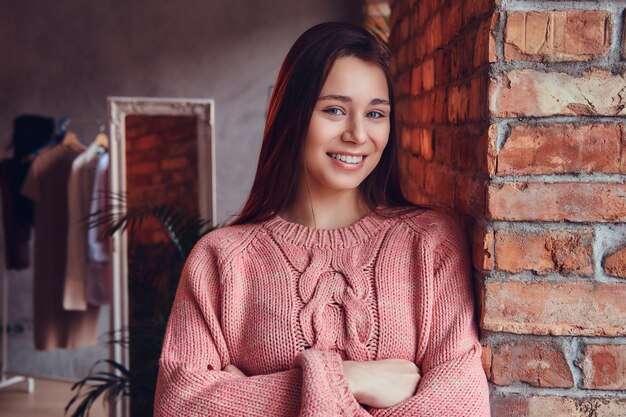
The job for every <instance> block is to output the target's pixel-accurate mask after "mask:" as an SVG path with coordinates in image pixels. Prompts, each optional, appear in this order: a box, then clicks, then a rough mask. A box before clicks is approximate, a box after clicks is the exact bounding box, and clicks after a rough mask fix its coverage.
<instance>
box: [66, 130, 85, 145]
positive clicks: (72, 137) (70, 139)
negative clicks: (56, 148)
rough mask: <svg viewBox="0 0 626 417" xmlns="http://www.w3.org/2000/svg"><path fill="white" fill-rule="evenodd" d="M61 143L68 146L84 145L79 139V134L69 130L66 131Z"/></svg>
mask: <svg viewBox="0 0 626 417" xmlns="http://www.w3.org/2000/svg"><path fill="white" fill-rule="evenodd" d="M61 144H62V145H67V146H78V147H80V146H82V144H81V143H80V141H79V140H78V136H76V133H74V132H72V131H68V132H66V133H65V136H63V140H62V141H61Z"/></svg>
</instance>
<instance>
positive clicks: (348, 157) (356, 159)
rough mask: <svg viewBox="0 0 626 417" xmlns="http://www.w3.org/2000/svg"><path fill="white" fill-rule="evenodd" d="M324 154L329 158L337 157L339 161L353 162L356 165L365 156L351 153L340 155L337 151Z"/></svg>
mask: <svg viewBox="0 0 626 417" xmlns="http://www.w3.org/2000/svg"><path fill="white" fill-rule="evenodd" d="M326 155H328V156H330V157H331V158H334V159H338V160H340V161H341V162H345V163H346V164H353V165H358V164H359V163H361V161H362V160H363V158H365V156H363V155H359V156H356V155H354V156H353V155H342V154H338V153H328V154H326Z"/></svg>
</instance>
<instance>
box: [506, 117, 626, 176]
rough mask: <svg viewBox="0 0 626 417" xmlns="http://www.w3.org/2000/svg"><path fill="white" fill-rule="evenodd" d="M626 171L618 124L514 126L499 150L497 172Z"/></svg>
mask: <svg viewBox="0 0 626 417" xmlns="http://www.w3.org/2000/svg"><path fill="white" fill-rule="evenodd" d="M580 172H587V173H592V172H605V173H626V138H625V135H624V131H623V128H622V126H620V125H618V124H589V125H575V124H572V123H557V124H550V125H521V126H515V127H513V129H512V130H511V133H510V135H509V136H508V138H507V139H506V142H505V143H504V147H503V149H502V150H501V151H500V153H499V154H498V171H497V173H498V174H500V175H533V174H568V173H580Z"/></svg>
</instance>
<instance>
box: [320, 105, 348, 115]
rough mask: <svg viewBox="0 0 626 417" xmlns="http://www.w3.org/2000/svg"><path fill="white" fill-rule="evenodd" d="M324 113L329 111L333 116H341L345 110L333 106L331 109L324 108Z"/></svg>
mask: <svg viewBox="0 0 626 417" xmlns="http://www.w3.org/2000/svg"><path fill="white" fill-rule="evenodd" d="M323 112H324V113H328V114H330V115H331V116H341V115H343V114H344V112H343V110H341V109H339V108H337V107H332V108H330V109H325V110H323Z"/></svg>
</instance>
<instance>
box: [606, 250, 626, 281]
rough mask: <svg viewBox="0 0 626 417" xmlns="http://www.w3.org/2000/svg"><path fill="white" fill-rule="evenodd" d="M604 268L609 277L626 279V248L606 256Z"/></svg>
mask: <svg viewBox="0 0 626 417" xmlns="http://www.w3.org/2000/svg"><path fill="white" fill-rule="evenodd" d="M602 267H603V268H604V272H605V273H606V274H607V275H611V276H613V277H617V278H626V247H622V248H620V249H618V250H616V251H615V252H613V253H611V254H609V255H608V256H606V257H605V258H604V260H603V261H602Z"/></svg>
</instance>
